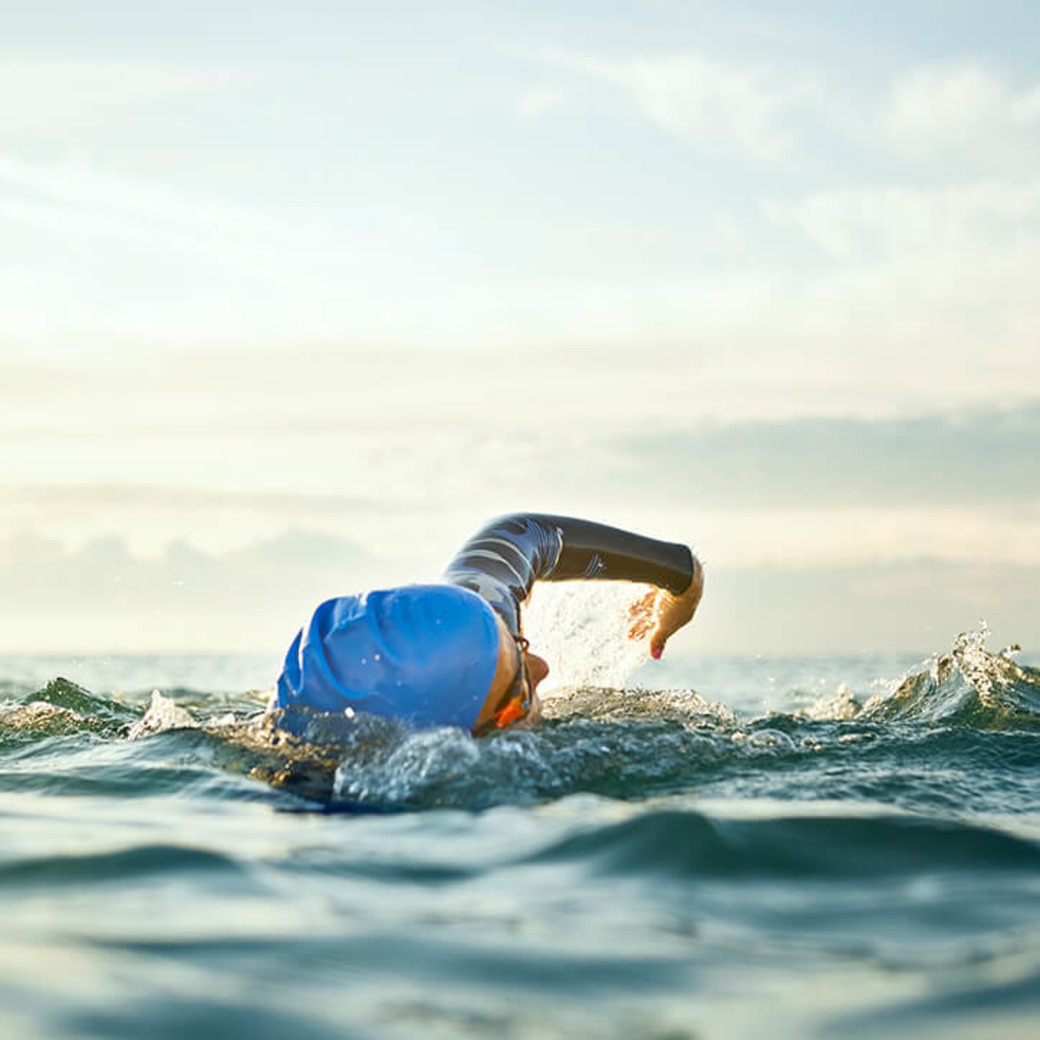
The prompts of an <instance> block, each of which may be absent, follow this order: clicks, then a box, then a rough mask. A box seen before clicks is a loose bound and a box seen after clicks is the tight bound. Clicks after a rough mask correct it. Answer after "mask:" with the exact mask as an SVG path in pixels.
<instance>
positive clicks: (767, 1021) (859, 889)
mask: <svg viewBox="0 0 1040 1040" xmlns="http://www.w3.org/2000/svg"><path fill="white" fill-rule="evenodd" d="M566 637H567V634H566V633H563V635H562V636H560V638H564V639H565V638H566ZM586 649H587V648H586ZM931 649H932V650H933V651H934V653H933V654H932V656H931V657H924V658H923V659H922V658H920V657H892V656H884V655H860V656H857V657H834V656H830V657H805V658H767V657H761V656H753V655H749V656H746V657H726V658H722V657H699V656H685V657H684V656H675V657H673V658H672V659H671V660H669V656H668V655H666V658H665V661H664V662H662V663H661V665H660V666H658V665H652V666H648V667H644V668H642V669H640V670H638V671H637V672H636V673H635V674H634V676H632V677H630V678H629V679H626V680H624V682H622V683H620V684H619V685H620V686H621V687H623V688H618V685H615V686H611V685H609V684H597V683H593V682H591V681H586V682H578V683H573V682H565V683H561V682H560V681H559V680H558V683H557V689H556V694H557V696H555V697H554V698H553V699H552V700H551V701H549V703H548V707H547V712H546V714H547V717H546V719H545V720H544V722H543V723H542V724H540V725H539V726H538V727H535V728H532V729H530V730H514V731H509V732H505V733H502V734H500V735H498V736H495V737H493V738H489V739H485V740H481V741H475V740H472V739H471V738H470V737H469V736H466V735H464V734H461V733H458V732H452V731H448V730H443V731H434V732H428V733H419V734H416V733H408V732H406V731H403V730H401V729H400V728H397V727H395V726H393V725H390V724H387V723H383V722H377V721H375V720H366V719H363V718H358V719H353V720H351V719H347V718H345V717H343V718H330V717H319V716H307V715H306V714H305V713H304V714H301V715H295V716H294V717H292V718H288V719H286V718H281V719H279V718H277V717H267V716H264V714H263V707H264V703H265V699H266V690H267V688H269V686H270V684H271V682H272V681H273V678H274V675H275V674H276V672H275V670H276V665H277V662H276V660H275V659H274V658H273V657H272V658H263V657H234V656H195V657H189V656H185V657H176V656H153V657H140V656H139V657H111V656H109V657H79V658H74V657H66V658H59V657H21V658H19V657H7V658H3V659H0V828H2V830H0V833H2V845H0V914H2V920H3V929H2V933H0V965H2V970H0V990H2V998H3V999H2V1000H0V1036H4V1037H12V1038H26V1040H30V1038H34V1037H84V1038H87V1037H91V1038H93V1037H105V1038H108V1037H113V1038H127V1040H130V1038H133V1040H140V1038H174V1037H176V1038H182V1037H190V1038H192V1040H204V1038H209V1037H214V1038H216V1037H220V1038H226V1037H238V1036H242V1037H250V1038H254V1040H266V1038H271V1040H274V1038H279V1040H282V1038H284V1037H292V1038H294V1040H319V1038H320V1040H326V1038H328V1040H332V1038H336V1040H342V1038H345V1037H380V1038H382V1037H390V1038H397V1037H402V1038H413V1037H420V1038H425V1037H530V1038H539V1040H541V1038H552V1037H579V1036H580V1037H597V1038H598V1037H618V1038H633V1037H649V1038H656V1040H681V1038H691V1040H692V1038H700V1040H707V1038H729V1037H734V1038H758V1037H762V1036H769V1037H778V1038H783V1037H882V1036H883V1037H900V1036H909V1035H914V1036H916V1037H931V1036H934V1037H944V1038H948V1037H954V1038H956V1037H980V1038H981V1037H985V1038H999V1037H1008V1038H1015V1040H1020V1038H1025V1037H1032V1036H1040V671H1037V670H1035V669H1034V668H1032V667H1030V666H1029V664H1028V661H1029V660H1030V658H1028V657H1025V658H1023V657H1022V655H1016V654H1014V653H1012V652H1006V653H1000V652H997V651H996V650H995V649H993V648H988V647H987V646H986V633H985V631H984V630H982V631H979V632H974V633H968V634H965V635H962V636H959V637H957V636H956V634H955V633H951V636H950V641H949V645H947V646H944V647H936V648H931ZM588 656H589V654H586V657H588ZM605 656H609V655H606V654H605V653H604V652H603V650H602V647H600V648H598V649H597V648H596V646H593V652H592V653H591V657H592V658H597V657H599V658H602V657H605ZM587 663H588V662H586V664H587ZM608 663H610V662H608ZM635 663H638V662H637V661H636V662H635ZM632 664H633V660H627V662H626V667H630V666H631V665H632ZM610 667H612V668H614V667H619V666H618V665H617V662H616V661H614V662H613V663H610ZM579 670H580V669H579ZM563 671H564V672H565V671H566V669H563ZM609 671H610V669H609V668H608V669H607V672H608V673H609ZM601 679H602V674H599V675H598V680H601ZM650 684H653V685H655V686H656V687H657V688H647V687H648V685H650Z"/></svg>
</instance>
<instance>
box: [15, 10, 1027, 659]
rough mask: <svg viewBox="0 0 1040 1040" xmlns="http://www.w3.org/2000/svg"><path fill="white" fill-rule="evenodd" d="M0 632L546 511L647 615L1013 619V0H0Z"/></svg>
mask: <svg viewBox="0 0 1040 1040" xmlns="http://www.w3.org/2000/svg"><path fill="white" fill-rule="evenodd" d="M0 5H2V8H0V11H2V15H3V24H4V32H3V34H2V35H0V652H4V653H19V652H44V651H76V652H98V653H100V652H108V651H147V650H229V651H230V650H235V651H237V650H258V651H267V650H270V649H271V648H272V647H281V646H282V645H283V644H284V643H287V642H288V639H289V638H290V637H291V635H292V632H293V631H294V629H295V627H297V626H298V624H299V623H300V620H301V618H302V616H303V615H304V613H305V612H306V611H307V609H308V608H309V607H310V606H312V605H313V604H314V603H316V602H318V601H320V600H321V599H324V598H325V597H327V596H328V595H333V594H336V593H339V592H345V591H351V590H356V589H359V588H364V587H370V586H374V585H380V584H391V583H394V582H403V581H409V580H425V579H429V578H435V577H436V576H437V574H438V573H439V572H440V569H441V567H442V566H443V564H444V563H445V562H446V560H447V559H448V558H449V557H450V555H451V554H452V552H453V551H454V549H455V548H456V547H457V546H458V545H460V544H461V543H462V542H463V541H464V540H465V538H466V537H467V536H468V535H469V534H470V533H471V532H472V531H473V530H474V529H476V528H477V527H478V526H479V525H480V524H481V523H482V522H483V521H484V520H485V519H487V518H489V517H492V516H494V515H497V514H499V513H502V512H506V511H523V510H538V511H548V512H560V513H568V514H572V515H580V516H586V517H590V518H593V519H600V520H603V521H605V522H609V523H613V524H616V525H619V526H626V527H632V528H634V529H636V530H640V531H644V532H646V533H648V534H653V535H657V536H659V537H664V538H668V539H670V540H681V541H686V542H689V543H691V544H693V546H694V547H695V548H696V549H697V551H698V552H699V553H701V555H702V557H703V558H704V560H705V561H706V564H707V567H708V580H707V588H706V593H705V601H704V605H703V607H702V610H701V614H700V616H699V619H698V622H697V624H696V625H695V626H694V627H693V628H692V629H691V630H690V631H688V632H685V633H683V634H682V635H681V636H680V637H678V638H677V641H676V642H677V648H678V649H679V650H681V651H682V652H686V653H690V654H696V653H710V652H726V653H778V652H787V653H832V652H839V651H878V652H880V651H889V650H905V651H913V652H918V651H919V652H921V653H923V654H927V653H930V652H934V651H941V650H944V649H947V648H948V647H949V646H950V645H951V643H952V641H953V638H954V636H955V635H956V634H957V632H959V631H962V630H965V629H968V628H974V627H975V626H976V625H977V624H978V622H979V620H980V619H985V620H987V621H988V622H989V624H990V627H991V628H992V629H993V631H994V633H995V636H996V637H997V638H998V639H1000V640H1002V641H1004V642H1012V641H1015V642H1020V643H1022V644H1023V646H1025V647H1027V648H1033V649H1040V647H1038V644H1037V629H1036V618H1037V617H1038V616H1040V610H1038V607H1040V593H1038V592H1037V590H1038V589H1040V581H1038V578H1040V525H1038V523H1037V521H1038V519H1040V493H1038V492H1037V490H1036V489H1037V487H1038V479H1037V478H1038V477H1040V391H1038V389H1037V388H1038V387H1040V349H1038V343H1037V329H1038V328H1040V302H1038V300H1040V297H1038V295H1037V293H1036V291H1035V286H1036V284H1037V282H1038V277H1040V174H1038V173H1037V171H1038V170H1040V71H1037V67H1036V62H1035V46H1034V41H1035V40H1036V39H1037V37H1038V35H1040V8H1038V7H1037V6H1036V5H1035V4H1031V3H1026V2H1019V3H1015V2H1009V0H995V2H992V3H990V4H987V5H980V4H977V3H967V2H957V0H945V2H941V3H940V2H938V0H935V2H933V0H917V2H913V3H906V2H902V3H898V4H897V3H889V2H878V3H874V4H871V5H869V9H868V7H866V6H864V5H861V4H853V3H842V2H829V3H825V2H823V0H803V2H791V3H788V4H784V5H776V4H767V3H764V2H750V0H736V2H734V3H730V4H727V5H725V7H724V8H722V6H721V5H718V4H708V3H697V2H694V0H685V2H666V0H641V2H638V3H636V2H632V3H622V2H604V0H600V2H597V3H592V2H578V0H572V2H554V3H541V2H525V3H518V2H517V3H514V2H500V3H495V2H491V3H479V4H478V3H448V4H439V3H418V2H416V3H406V2H401V3H394V2H389V3H386V4H381V5H378V9H375V8H376V7H377V5H371V4H361V3H351V2H337V3H333V2H324V3H319V2H313V0H311V2H302V3H297V4H293V5H289V4H265V3H257V2H251V3H238V2H233V0H210V2H208V3H205V4H203V3H199V2H197V0H182V2H181V3H179V4H177V5H142V4H139V3H130V2H104V0H101V2H98V3H95V4H91V5H83V4H81V3H78V2H68V3H58V2H53V0H40V2H38V3H36V4H34V5H24V4H22V5H16V4H14V3H13V2H11V0H0Z"/></svg>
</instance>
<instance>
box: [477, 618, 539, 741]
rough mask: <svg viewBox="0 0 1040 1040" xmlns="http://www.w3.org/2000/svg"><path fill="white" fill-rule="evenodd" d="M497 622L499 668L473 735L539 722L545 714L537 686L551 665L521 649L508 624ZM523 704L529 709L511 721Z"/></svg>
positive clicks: (497, 619)
mask: <svg viewBox="0 0 1040 1040" xmlns="http://www.w3.org/2000/svg"><path fill="white" fill-rule="evenodd" d="M495 620H496V622H497V623H498V666H497V668H496V669H495V678H494V679H493V680H492V682H491V689H490V690H488V695H487V697H486V699H485V700H484V706H483V707H482V708H481V709H480V714H479V715H478V716H477V721H476V722H475V723H474V724H473V732H474V733H486V732H490V731H491V730H492V729H501V728H504V727H505V726H509V725H524V724H529V723H532V722H537V721H538V719H539V717H540V716H541V714H542V703H541V701H540V700H539V699H538V692H537V691H538V684H539V683H540V682H541V681H542V680H543V679H544V678H545V677H546V676H547V675H548V674H549V664H548V662H547V661H546V660H545V658H543V657H539V656H538V654H533V653H531V651H530V650H528V649H527V648H526V646H524V648H523V649H521V644H520V643H518V642H517V640H516V639H515V638H514V637H513V634H512V633H511V632H510V631H509V629H508V628H506V625H505V622H504V621H502V619H501V618H499V617H496V618H495ZM523 701H528V702H529V703H530V707H529V709H528V710H527V711H526V712H525V713H523V714H517V715H516V717H515V718H512V717H511V716H512V714H513V712H514V711H519V710H520V709H519V704H520V703H521V702H523ZM514 702H515V703H514Z"/></svg>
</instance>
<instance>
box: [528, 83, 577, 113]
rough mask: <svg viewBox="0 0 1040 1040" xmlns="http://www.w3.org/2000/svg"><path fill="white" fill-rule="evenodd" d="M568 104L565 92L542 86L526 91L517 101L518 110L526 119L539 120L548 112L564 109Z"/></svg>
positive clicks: (558, 88) (556, 88)
mask: <svg viewBox="0 0 1040 1040" xmlns="http://www.w3.org/2000/svg"><path fill="white" fill-rule="evenodd" d="M566 102H567V92H566V91H565V90H563V89H561V88H560V87H554V86H548V85H545V84H542V85H540V86H537V87H531V88H530V89H529V90H525V91H524V93H523V94H521V95H520V97H519V99H518V100H517V103H516V110H517V112H518V113H519V114H520V115H521V116H523V117H524V118H525V119H537V118H538V117H539V116H543V115H545V114H546V113H547V112H552V111H555V110H556V109H559V108H562V107H563V106H564V105H565V104H566Z"/></svg>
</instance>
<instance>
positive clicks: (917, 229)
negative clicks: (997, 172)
mask: <svg viewBox="0 0 1040 1040" xmlns="http://www.w3.org/2000/svg"><path fill="white" fill-rule="evenodd" d="M762 209H763V213H764V214H765V216H766V218H767V219H768V220H770V221H771V222H773V223H775V224H777V225H778V226H782V227H789V228H795V229H797V230H798V231H800V232H801V233H803V234H804V235H805V236H806V237H807V238H809V239H810V240H811V241H812V242H813V243H815V244H816V245H817V246H818V247H819V248H820V249H822V250H823V251H824V252H825V253H827V254H828V255H829V256H831V257H833V258H834V259H837V260H841V261H844V262H871V261H874V262H876V261H878V260H905V259H907V258H908V257H929V256H931V257H940V258H943V259H949V258H950V257H951V256H953V255H960V256H966V255H971V256H973V257H974V256H977V255H978V253H979V251H981V250H986V251H988V252H991V253H992V252H998V253H1007V252H1009V251H1011V250H1013V249H1014V248H1016V247H1020V246H1021V245H1023V244H1027V245H1030V246H1036V245H1037V244H1038V243H1040V180H1028V181H1018V182H1016V181H996V180H989V181H981V182H976V183H972V184H967V185H958V186H953V187H929V188H911V187H905V186H873V187H869V188H853V189H843V190H836V191H825V192H817V193H813V194H811V195H808V196H806V197H805V198H803V199H800V200H798V201H797V202H776V201H771V202H766V203H764V204H763V207H762Z"/></svg>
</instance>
